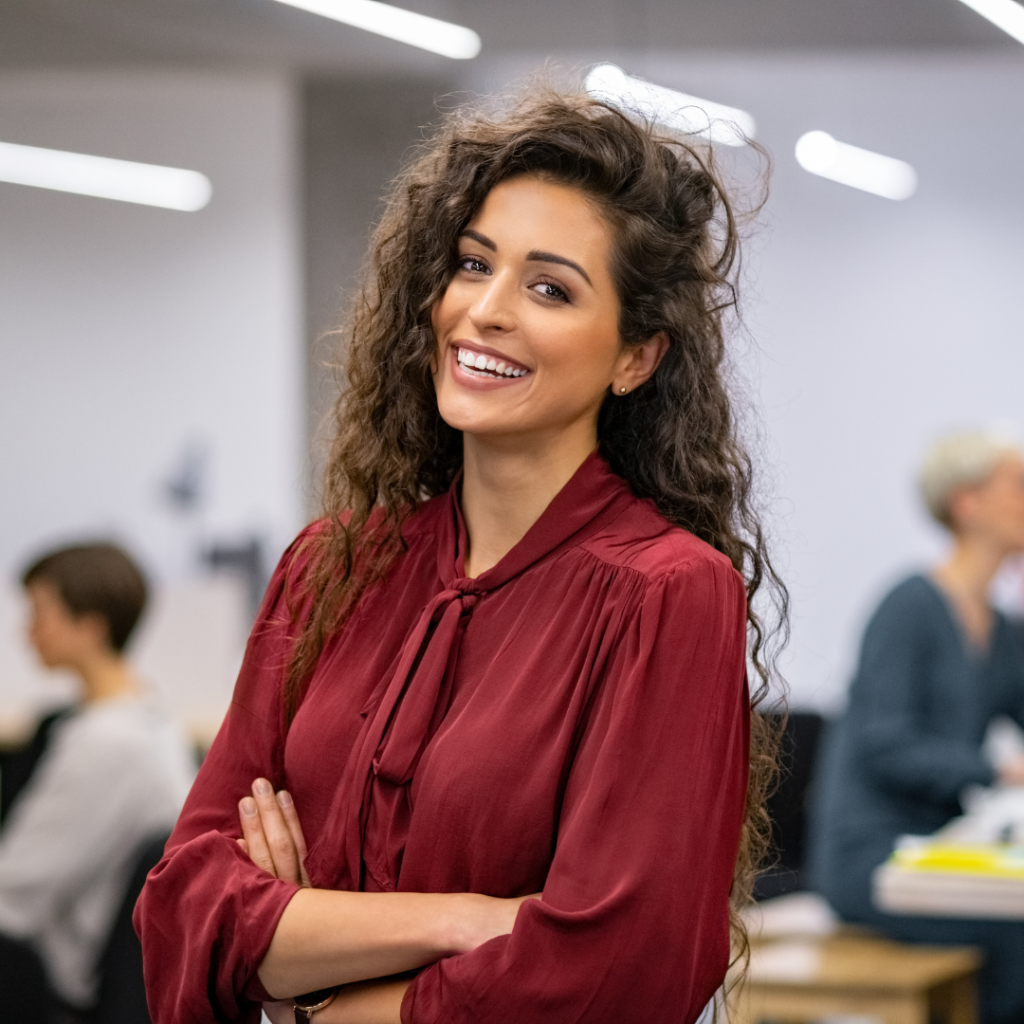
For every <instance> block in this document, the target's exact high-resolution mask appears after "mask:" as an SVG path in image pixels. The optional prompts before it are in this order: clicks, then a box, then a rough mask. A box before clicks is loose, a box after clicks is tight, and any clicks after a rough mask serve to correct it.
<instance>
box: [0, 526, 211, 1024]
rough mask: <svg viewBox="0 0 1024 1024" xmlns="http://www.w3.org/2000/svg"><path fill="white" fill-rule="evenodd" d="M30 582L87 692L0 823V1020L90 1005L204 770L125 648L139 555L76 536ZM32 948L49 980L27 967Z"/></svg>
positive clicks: (138, 608) (139, 603)
mask: <svg viewBox="0 0 1024 1024" xmlns="http://www.w3.org/2000/svg"><path fill="white" fill-rule="evenodd" d="M22 582H23V584H24V586H25V591H26V595H27V597H28V600H29V603H30V606H31V617H30V625H29V636H30V638H31V641H32V645H33V646H34V647H35V649H36V652H37V653H38V655H39V658H40V660H41V661H42V662H43V664H44V665H46V666H47V667H49V668H65V669H70V670H72V671H73V672H74V674H75V675H76V676H77V678H78V680H79V682H80V685H81V702H80V703H79V704H78V705H77V706H76V707H75V708H74V709H73V710H72V711H71V712H70V713H69V714H67V715H66V716H64V717H62V718H61V719H60V720H59V721H58V722H57V723H56V724H55V726H54V727H53V729H52V730H51V733H50V739H49V741H48V744H47V748H46V750H45V752H44V754H43V755H42V757H41V759H40V761H39V763H38V765H37V767H36V768H35V770H34V772H33V774H32V776H31V778H30V779H29V781H28V783H27V785H26V786H25V788H24V789H23V790H22V791H21V793H20V794H19V795H18V796H17V797H16V799H15V801H14V803H13V805H12V807H11V810H10V813H9V816H8V818H7V820H6V821H4V822H3V830H2V833H0V1024H7V1022H8V1021H12V1022H13V1021H18V1022H19V1024H20V1022H21V1021H24V1020H36V1021H39V1020H40V1019H43V1020H45V1019H46V1018H47V1017H49V1019H51V1020H52V1019H54V1012H57V1011H56V1010H55V1008H60V1007H61V1006H63V1007H65V1008H70V1009H72V1010H81V1011H86V1010H88V1009H89V1007H90V1006H91V1004H92V1003H93V1001H94V999H95V994H96V986H97V982H98V978H97V976H96V968H97V964H98V961H99V958H100V955H101V953H102V951H103V948H104V945H105V943H106V940H107V938H108V936H109V933H110V929H111V927H112V925H113V921H114V918H115V916H116V914H117V910H118V907H119V906H120V904H121V902H122V901H123V899H124V896H125V891H126V886H127V883H128V878H129V876H130V873H131V871H132V868H133V861H134V858H135V856H136V853H137V851H138V849H139V847H140V844H141V843H142V842H143V841H144V840H146V839H147V838H151V837H152V836H153V835H154V834H157V833H160V832H167V831H169V830H170V828H171V827H172V826H173V824H174V822H175V820H176V818H177V816H178V812H179V811H180V809H181V805H182V803H183V802H184V799H185V796H186V795H187V793H188V789H189V787H190V785H191V783H192V779H193V777H194V774H195V763H194V757H193V754H192V751H191V749H190V747H189V744H188V743H187V741H186V739H185V737H184V734H183V733H182V731H181V730H179V729H178V728H177V727H176V726H175V725H174V724H173V723H172V722H171V721H170V720H169V719H168V718H167V717H165V716H164V715H163V714H162V713H161V712H160V711H159V710H158V708H157V707H156V706H155V705H154V704H153V702H152V701H150V700H149V699H147V697H146V695H145V692H144V687H143V685H142V684H141V682H140V680H139V679H138V678H137V676H136V675H135V673H134V672H133V670H132V668H131V665H130V664H129V662H128V661H127V660H126V658H125V655H124V649H125V645H126V644H127V642H128V639H129V637H130V636H131V633H132V631H133V629H134V627H135V624H136V622H137V621H138V619H139V616H140V615H141V613H142V610H143V607H144V606H145V602H146V584H145V580H144V578H143V576H142V573H141V572H140V570H139V569H138V567H137V566H136V565H135V563H134V562H133V561H132V560H131V559H130V558H129V557H128V556H127V555H126V554H125V553H124V552H123V551H122V550H121V549H120V548H118V547H116V546H114V545H112V544H88V545H79V546H76V547H70V548H63V549H61V550H59V551H54V552H51V553H50V554H48V555H46V556H44V557H43V558H40V559H39V560H38V561H36V562H34V563H33V564H32V565H31V566H30V567H29V568H28V569H27V570H26V572H25V573H24V574H23V577H22ZM33 955H34V956H36V957H38V959H39V961H41V965H42V969H43V970H42V974H43V976H44V980H43V981H42V982H40V981H39V980H38V977H37V980H35V981H33V979H32V977H31V975H32V973H33V971H32V970H31V969H26V966H25V965H26V963H27V964H28V966H29V968H31V960H32V957H33ZM26 958H27V959H26ZM37 975H38V972H37ZM40 985H43V986H45V989H44V991H38V989H39V987H40ZM26 989H28V991H26ZM26 1001H28V1002H30V1003H31V1005H32V1007H33V1012H32V1014H31V1015H30V1016H24V1012H25V1008H26ZM40 1010H42V1012H40Z"/></svg>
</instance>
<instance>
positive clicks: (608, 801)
mask: <svg viewBox="0 0 1024 1024" xmlns="http://www.w3.org/2000/svg"><path fill="white" fill-rule="evenodd" d="M316 529H317V527H316V526H315V525H314V526H313V527H311V528H309V530H307V532H305V533H304V534H303V535H300V537H299V539H298V540H297V541H296V542H295V543H294V544H293V545H292V547H291V548H290V549H289V550H288V551H287V552H286V553H285V555H284V557H283V558H282V560H281V563H280V565H279V566H278V568H277V571H276V572H275V574H274V577H273V579H272V581H271V583H270V586H269V588H268V591H267V595H266V598H265V599H264V602H263V606H262V608H261V611H260V614H259V617H258V619H257V622H256V625H255V627H254V629H253V632H252V636H251V638H250V640H249V644H248V647H247V649H246V654H245V659H244V662H243V665H242V669H241V672H240V675H239V678H238V682H237V684H236V688H235V693H234V698H233V700H232V704H231V707H230V710H229V712H228V714H227V717H226V719H225V722H224V725H223V726H222V728H221V730H220V732H219V734H218V736H217V739H216V741H215V742H214V744H213V747H212V748H211V750H210V752H209V754H208V756H207V758H206V760H205V761H204V763H203V766H202V769H201V771H200V773H199V777H198V779H197V781H196V784H195V786H194V787H193V790H192V792H191V795H190V796H189V799H188V801H187V803H186V805H185V808H184V811H183V812H182V815H181V818H180V819H179V822H178V826H177V828H176V830H175V832H174V835H173V836H172V838H171V840H170V842H169V843H168V846H167V851H166V855H165V857H164V859H163V861H162V862H161V863H160V864H159V865H158V866H157V868H156V869H155V870H154V871H153V873H152V874H151V875H150V879H149V881H148V883H147V885H146V888H145V891H144V892H143V895H142V898H141V899H140V901H139V904H138V906H137V909H136V914H135V922H136V928H137V929H138V931H139V934H140V936H141V938H142V943H143V950H144V956H145V965H146V981H147V987H148V992H149V999H150V1006H151V1012H152V1015H153V1019H154V1022H155V1024H171V1022H175V1024H177V1022H180V1021H186V1020H187V1021H201V1022H212V1021H225V1020H245V1021H247V1022H249V1021H251V1022H255V1021H257V1020H258V1017H259V1000H260V999H262V998H266V997H267V994H266V992H265V991H264V990H263V988H262V986H261V985H260V983H259V981H258V979H257V977H256V972H257V969H258V967H259V964H260V962H261V961H262V959H263V957H264V956H265V954H266V951H267V948H268V946H269V944H270V940H271V938H272V936H273V934H274V930H275V928H276V926H277V922H278V920H279V918H280V915H281V914H282V912H283V911H284V908H285V906H286V905H287V903H288V901H289V900H290V899H291V897H292V896H293V895H294V893H295V892H296V886H294V885H292V884H291V883H288V882H284V881H281V880H278V879H276V878H272V877H271V876H269V875H267V874H266V873H264V872H263V871H261V870H260V869H258V868H257V867H255V865H253V864H252V863H251V862H250V861H249V860H248V858H247V857H246V856H245V855H244V853H243V852H242V850H241V849H240V848H239V847H238V845H237V843H236V842H235V839H236V838H237V837H238V835H239V827H238V822H237V817H236V816H237V809H236V808H237V803H238V800H239V798H240V797H241V796H242V795H244V794H245V793H246V792H248V790H249V786H250V785H251V783H252V780H253V779H255V778H256V777H258V776H265V777H267V778H269V779H270V780H271V781H272V782H273V784H274V786H275V787H277V788H287V789H288V790H289V791H290V792H291V794H292V796H293V798H294V800H295V805H296V808H297V810H298V813H299V815H300V818H301V820H302V825H303V829H304V833H305V836H306V839H307V843H308V845H309V854H308V856H307V859H306V866H307V870H308V872H309V875H310V878H311V879H312V883H313V885H314V886H316V887H318V888H339V889H350V890H356V889H363V890H367V891H391V890H401V891H409V892H458V891H470V892H479V893H486V894H488V895H492V896H502V897H510V896H519V895H525V894H527V893H532V892H537V891H543V899H542V900H539V901H529V902H527V903H526V904H525V905H524V906H523V908H522V909H521V911H520V913H519V916H518V919H517V921H516V925H515V929H514V931H513V933H512V934H511V935H506V936H501V937H499V938H496V939H493V940H491V941H490V942H487V943H485V944H484V945H483V946H481V947H479V948H478V949H476V950H474V951H473V952H471V953H466V954H463V955H461V956H453V957H448V958H445V959H444V960H441V961H440V962H438V963H436V964H434V965H432V966H430V967H427V968H425V969H424V970H422V971H421V972H420V973H419V974H418V976H417V977H416V979H415V980H414V981H413V983H412V984H411V986H410V988H409V990H408V993H407V994H406V997H405V1000H404V1002H403V1006H402V1019H403V1021H404V1022H405V1024H434V1022H437V1024H442V1022H443V1024H463V1022H465V1024H469V1022H473V1024H490V1022H495V1024H496V1022H499V1021H501V1022H506V1021H507V1022H517V1024H518V1022H523V1021H529V1022H530V1024H546V1022H551V1024H555V1022H557V1024H568V1022H577V1021H578V1022H594V1024H598V1022H601V1024H605V1022H607V1024H630V1022H633V1021H636V1022H638V1024H639V1022H643V1024H657V1022H659V1021H665V1022H666V1024H668V1022H670V1021H671V1022H672V1024H678V1022H679V1021H691V1020H694V1019H696V1017H697V1016H698V1015H699V1013H700V1011H701V1009H702V1008H703V1006H704V1005H705V1003H706V1002H707V1000H708V999H709V998H710V997H711V995H712V994H713V993H714V991H715V990H716V989H717V987H718V986H719V985H720V984H721V982H722V980H723V978H724V975H725V971H726V966H727V962H728V957H729V935H728V895H729V889H730V885H731V880H732V872H733V868H734V863H735V858H736V852H737V847H738V843H739V835H740V827H741V823H742V818H743V808H744V802H745V793H746V782H747V767H748V759H749V714H750V710H749V699H748V695H747V688H746V679H745V614H746V613H745V591H744V585H743V581H742V579H741V577H740V576H739V574H738V573H737V572H736V571H735V570H734V569H733V568H732V566H731V564H730V563H729V561H728V560H727V559H726V558H725V557H724V556H723V555H721V554H720V553H718V552H716V551H715V550H713V549H712V548H711V547H709V546H708V545H707V544H705V543H703V542H702V541H700V540H698V539H696V538H695V537H693V536H692V535H691V534H689V533H687V532H685V531H683V530H681V529H679V528H677V527H674V526H672V525H671V524H669V523H668V522H667V521H666V520H665V519H664V518H662V517H661V516H660V515H659V514H658V512H657V510H656V509H655V507H654V505H653V504H652V503H650V502H648V501H642V500H639V499H637V498H636V497H635V496H633V495H632V493H631V492H630V490H629V488H628V487H627V485H626V484H625V482H624V481H623V480H622V479H621V478H619V477H618V476H616V475H615V474H614V473H612V472H611V470H610V469H609V467H608V466H607V464H606V463H605V462H604V461H603V460H602V459H601V458H600V457H599V456H597V455H596V454H595V455H592V456H591V457H590V458H588V459H587V461H586V462H585V463H584V464H583V465H582V466H581V467H580V469H579V470H578V471H577V472H576V474H575V475H574V477H573V478H572V479H571V480H570V481H569V483H568V484H566V486H565V487H564V488H563V489H562V491H561V492H560V493H559V494H558V495H557V496H556V498H555V499H554V500H553V501H552V503H551V504H550V505H549V506H548V508H547V509H546V510H545V512H544V514H543V515H542V516H541V518H540V519H539V520H538V521H537V522H536V524H534V526H533V527H532V528H531V529H530V531H529V532H528V533H527V535H526V536H525V537H524V538H523V539H522V541H520V542H519V544H517V545H516V546H515V547H514V548H513V549H512V550H511V551H510V552H509V553H508V554H507V555H506V556H505V557H504V558H503V559H502V560H501V561H500V562H499V563H498V564H497V565H495V566H494V567H493V568H491V569H489V570H488V571H487V572H485V573H483V574H481V575H480V576H479V577H476V578H475V579H469V578H466V577H465V576H464V575H463V562H464V557H465V550H466V530H465V524H464V522H463V520H462V516H461V512H460V509H459V503H458V486H457V483H456V485H455V486H453V488H452V490H451V491H450V492H449V493H448V494H447V495H443V496H441V497H439V498H435V499H433V500H431V501H429V502H426V503H425V504H424V505H423V506H421V507H420V508H419V509H418V510H417V511H416V512H415V513H414V515H413V516H412V517H411V518H410V519H409V521H408V522H407V523H406V526H405V528H404V536H405V538H406V541H407V544H408V550H407V551H406V552H405V553H403V554H402V555H401V556H400V557H399V558H398V560H397V561H396V562H395V563H394V564H393V566H392V567H391V569H390V571H389V572H388V574H387V576H386V578H385V579H384V580H383V581H381V582H379V583H377V584H374V586H373V587H372V588H371V589H370V590H368V591H367V592H366V593H365V594H364V596H363V598H362V599H361V601H360V603H359V605H358V607H357V608H356V610H355V612H354V614H353V615H352V617H351V618H350V619H349V621H348V622H347V623H346V625H345V626H344V628H343V629H342V630H340V631H339V632H338V633H337V634H336V635H335V636H333V637H332V638H331V639H330V641H329V642H328V644H327V646H326V647H325V649H324V651H323V654H322V655H321V657H320V659H319V662H318V664H317V667H316V669H315V671H314V673H313V675H312V678H311V680H310V683H309V685H308V688H307V690H306V692H305V694H304V697H303V700H302V704H301V706H300V708H299V711H298V713H297V715H296V717H295V719H294V721H293V723H292V724H291V726H290V728H289V727H288V726H287V723H286V720H285V715H284V705H283V700H282V685H283V679H284V675H285V672H286V666H287V663H288V659H289V654H290V650H291V645H292V643H293V639H294V636H295V634H296V631H297V628H298V627H297V625H296V622H297V620H301V618H302V615H303V614H305V613H306V610H304V609H303V607H302V602H301V593H302V576H303V570H304V565H305V561H306V559H307V558H308V550H309V545H308V544H307V543H306V541H307V540H308V538H309V536H310V531H314V530H316ZM307 608H308V603H307Z"/></svg>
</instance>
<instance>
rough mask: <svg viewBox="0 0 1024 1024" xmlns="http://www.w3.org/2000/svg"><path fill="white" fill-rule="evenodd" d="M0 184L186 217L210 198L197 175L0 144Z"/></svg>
mask: <svg viewBox="0 0 1024 1024" xmlns="http://www.w3.org/2000/svg"><path fill="white" fill-rule="evenodd" d="M0 181H6V182H10V183H11V184H14V185H31V186H33V187H35V188H49V189H54V190H55V191H57V192H75V193H77V194H78V195H83V196H99V197H100V198H101V199H119V200H120V201H121V202H124V203H141V204H142V205H143V206H162V207H164V208H166V209H168V210H185V211H187V212H192V211H195V210H201V209H202V208H203V207H204V206H205V205H206V204H207V203H208V202H209V201H210V196H211V195H212V194H213V186H211V184H210V179H209V178H207V177H206V175H204V174H200V173H199V172H198V171H186V170H182V169H181V168H178V167H160V166H158V165H157V164H139V163H135V162H134V161H132V160H114V159H111V158H110V157H106V156H89V155H88V154H86V153H68V152H66V151H65V150H62V149H41V148H40V147H38V146H19V145H15V144H14V143H13V142H0Z"/></svg>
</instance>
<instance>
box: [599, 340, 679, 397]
mask: <svg viewBox="0 0 1024 1024" xmlns="http://www.w3.org/2000/svg"><path fill="white" fill-rule="evenodd" d="M668 346H669V339H668V333H667V332H666V331H658V332H657V333H655V334H652V335H651V336H650V337H649V338H648V339H647V340H646V341H642V342H641V343H640V344H639V345H630V346H629V348H627V349H626V350H625V352H623V353H622V357H621V359H620V361H619V365H618V367H617V368H616V373H615V378H614V379H613V380H612V392H613V393H614V394H616V395H626V394H629V392H631V391H635V390H636V389H637V388H638V387H640V385H641V384H643V383H644V382H645V381H647V380H649V379H650V378H651V377H652V376H653V375H654V371H655V370H656V369H657V368H658V365H659V364H660V363H661V360H662V359H663V358H664V357H665V353H666V352H667V351H668Z"/></svg>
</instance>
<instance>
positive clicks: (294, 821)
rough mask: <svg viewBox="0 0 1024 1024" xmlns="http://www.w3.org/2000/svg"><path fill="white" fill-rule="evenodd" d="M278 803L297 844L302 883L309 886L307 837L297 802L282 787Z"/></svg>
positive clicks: (296, 852) (296, 850) (293, 840)
mask: <svg viewBox="0 0 1024 1024" xmlns="http://www.w3.org/2000/svg"><path fill="white" fill-rule="evenodd" d="M277 803H278V806H279V807H280V808H281V815H282V817H283V818H284V823H285V825H287V826H288V832H289V834H290V835H291V837H292V842H293V843H294V844H295V855H296V857H298V861H299V872H300V874H301V881H302V884H303V885H305V886H307V887H308V886H309V885H310V881H309V875H307V874H306V838H305V836H303V834H302V825H301V824H300V822H299V815H298V812H297V811H296V810H295V802H294V801H293V800H292V795H291V793H289V792H288V790H286V789H282V790H281V791H280V792H279V793H278V794H277Z"/></svg>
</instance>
